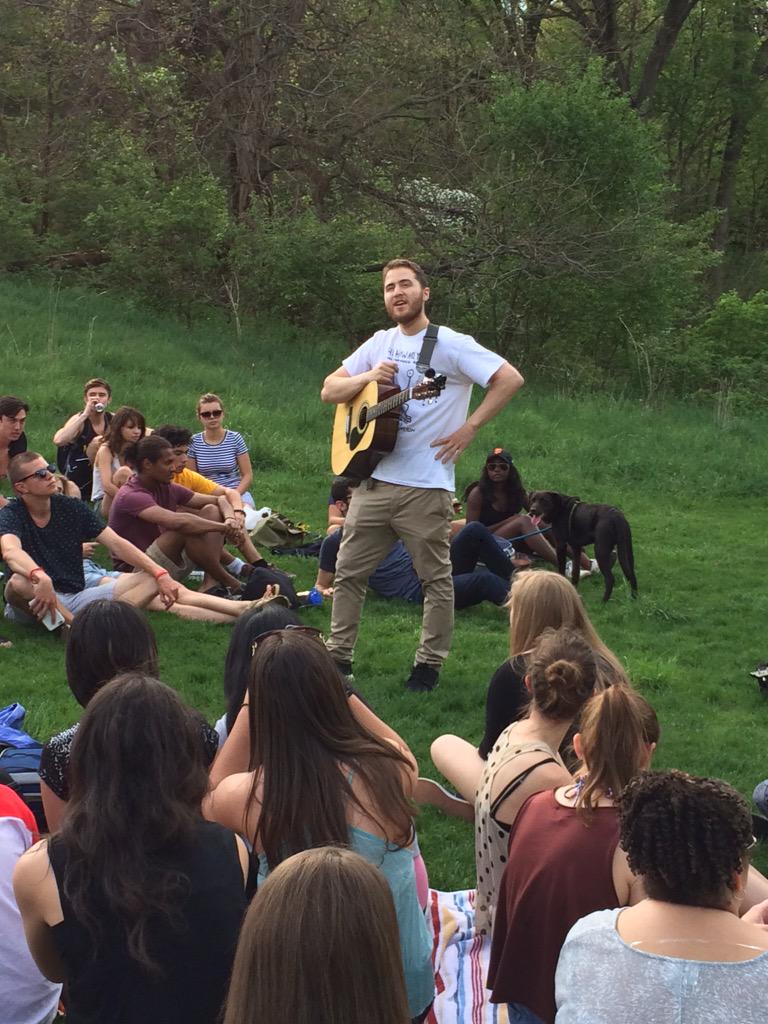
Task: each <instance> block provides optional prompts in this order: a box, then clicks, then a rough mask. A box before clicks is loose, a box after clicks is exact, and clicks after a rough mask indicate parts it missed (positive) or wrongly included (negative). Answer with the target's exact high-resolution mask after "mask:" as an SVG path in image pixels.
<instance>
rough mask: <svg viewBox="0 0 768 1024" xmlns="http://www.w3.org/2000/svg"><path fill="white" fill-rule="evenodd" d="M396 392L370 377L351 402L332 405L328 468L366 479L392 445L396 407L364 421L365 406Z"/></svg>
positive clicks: (395, 423) (397, 412) (396, 416)
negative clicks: (329, 461)
mask: <svg viewBox="0 0 768 1024" xmlns="http://www.w3.org/2000/svg"><path fill="white" fill-rule="evenodd" d="M397 393H398V389H397V388H391V387H385V386H384V385H383V384H377V383H376V382H375V381H371V383H370V384H366V385H365V387H364V388H363V389H362V391H358V393H357V394H356V395H355V397H354V398H353V399H352V401H351V402H345V403H343V404H341V405H337V406H336V416H335V418H334V421H333V436H332V438H331V469H332V470H333V472H334V474H335V475H336V476H352V477H356V478H357V479H358V480H367V479H368V477H369V476H370V475H371V473H372V472H373V471H374V469H375V468H376V466H377V464H378V463H379V462H380V461H381V459H382V457H383V456H384V455H387V454H388V453H389V452H391V451H392V449H393V448H394V447H395V441H396V440H397V429H398V426H399V423H400V408H399V407H397V408H395V409H393V410H392V411H391V412H386V413H384V414H383V415H380V416H377V418H376V419H374V420H371V421H370V422H368V421H367V420H366V413H367V412H368V409H370V408H371V407H372V406H374V405H376V404H377V402H382V401H384V400H385V399H387V398H391V397H392V396H393V395H396V394H397Z"/></svg>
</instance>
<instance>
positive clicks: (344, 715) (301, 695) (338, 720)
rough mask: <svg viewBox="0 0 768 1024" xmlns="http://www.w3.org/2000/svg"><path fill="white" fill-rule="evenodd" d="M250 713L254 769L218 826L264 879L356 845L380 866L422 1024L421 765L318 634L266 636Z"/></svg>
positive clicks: (218, 793)
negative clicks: (349, 682)
mask: <svg viewBox="0 0 768 1024" xmlns="http://www.w3.org/2000/svg"><path fill="white" fill-rule="evenodd" d="M318 641H319V642H318ZM247 712H248V719H249V735H250V761H249V764H250V766H251V769H250V771H247V772H243V773H240V774H236V775H229V776H228V777H227V778H225V779H224V780H223V781H222V782H220V783H219V785H218V786H217V787H216V789H215V790H213V792H212V793H210V794H209V795H208V797H206V800H205V802H204V804H203V809H204V813H205V815H206V817H208V818H210V819H212V820H214V821H218V822H220V823H221V824H222V825H226V826H227V827H229V828H232V829H236V830H238V831H239V832H241V834H243V835H244V836H245V837H246V838H247V839H248V840H249V841H250V842H251V843H252V845H253V849H254V852H255V853H256V854H257V855H258V859H259V874H260V878H261V879H265V878H266V877H267V876H268V875H269V872H270V871H271V870H273V869H274V868H275V867H277V865H278V864H280V863H281V862H282V861H283V860H285V859H286V857H289V856H291V854H294V853H298V852H300V851H301V850H305V849H308V848H310V847H314V846H327V845H343V846H350V847H351V848H352V849H353V850H355V851H356V852H357V853H359V854H360V855H361V856H362V857H364V858H365V859H366V860H368V861H370V862H371V863H372V864H375V865H376V866H377V867H378V868H379V869H380V870H381V871H382V873H383V874H384V876H385V877H386V879H387V881H388V882H389V886H390V889H391V891H392V896H393V899H394V902H395V909H396V911H397V918H398V923H399V928H400V948H401V953H402V958H403V969H404V973H405V979H406V985H407V989H408V1003H409V1012H410V1014H411V1017H413V1018H421V1017H422V1015H423V1014H424V1013H426V1011H427V1009H428V1007H429V1005H430V1004H431V1002H432V999H433V996H434V976H433V972H432V963H431V948H432V943H431V940H430V938H429V933H428V931H427V926H426V922H425V920H424V914H423V912H422V910H421V908H420V906H419V901H418V898H417V893H416V881H415V876H414V870H413V852H412V849H411V844H412V842H413V838H414V829H413V817H412V815H413V804H412V802H411V794H412V792H413V786H414V783H415V781H416V776H417V768H416V763H415V761H414V760H413V758H412V756H411V755H410V753H409V752H408V751H407V748H405V747H403V746H400V745H398V744H397V743H396V742H394V741H393V740H387V739H382V738H381V737H380V736H378V735H376V734H375V733H374V732H372V731H370V730H369V729H367V728H365V727H364V726H363V725H361V724H360V722H358V720H357V718H356V717H355V715H354V714H353V713H352V710H351V708H350V703H349V701H348V699H347V696H346V694H345V692H344V687H343V684H342V680H341V677H340V675H339V672H338V669H337V668H336V665H335V663H334V661H333V659H332V658H331V656H330V654H329V653H328V651H327V650H326V648H325V645H324V644H323V643H322V639H321V638H320V636H319V634H314V635H309V633H308V631H307V630H306V629H282V630H279V631H278V632H276V633H273V634H272V635H269V636H264V635H263V636H262V637H261V639H260V641H259V642H258V646H257V648H256V652H255V655H254V658H253V664H252V667H251V677H250V682H249V687H248V707H247ZM286 927H288V923H287V922H286Z"/></svg>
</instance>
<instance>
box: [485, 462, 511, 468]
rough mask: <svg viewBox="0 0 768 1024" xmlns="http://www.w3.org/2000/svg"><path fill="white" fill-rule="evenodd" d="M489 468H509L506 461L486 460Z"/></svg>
mask: <svg viewBox="0 0 768 1024" xmlns="http://www.w3.org/2000/svg"><path fill="white" fill-rule="evenodd" d="M486 466H487V467H488V469H509V466H508V465H507V463H506V462H486Z"/></svg>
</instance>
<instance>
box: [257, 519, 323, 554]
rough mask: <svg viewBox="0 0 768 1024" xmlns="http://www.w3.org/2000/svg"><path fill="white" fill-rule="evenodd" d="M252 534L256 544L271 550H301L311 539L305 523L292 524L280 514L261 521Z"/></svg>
mask: <svg viewBox="0 0 768 1024" xmlns="http://www.w3.org/2000/svg"><path fill="white" fill-rule="evenodd" d="M249 532H250V537H251V540H252V541H253V542H254V544H256V545H257V546H258V545H261V546H262V547H266V548H270V550H271V549H272V548H277V547H280V548H299V547H301V546H302V545H303V544H305V543H306V541H307V539H308V537H309V528H308V527H307V526H305V525H304V524H303V523H292V522H291V520H290V519H289V518H288V517H287V516H284V515H281V514H280V513H279V512H272V513H271V514H270V515H268V516H264V517H263V518H261V519H259V520H258V522H257V523H256V525H255V526H254V528H253V529H252V530H250V531H249Z"/></svg>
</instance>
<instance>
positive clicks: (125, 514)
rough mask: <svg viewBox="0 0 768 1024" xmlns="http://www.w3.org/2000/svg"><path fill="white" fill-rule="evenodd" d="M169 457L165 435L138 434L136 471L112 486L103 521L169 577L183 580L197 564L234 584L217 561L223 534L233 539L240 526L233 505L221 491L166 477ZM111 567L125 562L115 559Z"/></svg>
mask: <svg viewBox="0 0 768 1024" xmlns="http://www.w3.org/2000/svg"><path fill="white" fill-rule="evenodd" d="M127 454H128V455H129V457H130V456H131V454H132V453H131V452H130V450H129V452H128V453H127ZM174 461H175V460H174V454H173V448H172V447H171V445H170V444H169V443H168V441H166V440H165V438H163V437H156V436H155V435H154V434H150V435H149V437H144V438H142V439H141V441H139V442H138V443H137V444H136V446H135V452H134V453H133V464H134V465H135V467H136V475H135V476H133V477H132V478H131V479H130V480H129V481H128V482H127V483H126V484H124V485H123V486H122V487H121V488H120V490H119V491H118V492H117V496H116V497H115V500H114V501H113V502H112V507H111V509H110V510H109V525H110V526H111V527H112V529H113V530H114V531H115V533H117V534H119V535H120V536H121V537H125V538H126V540H130V542H131V543H132V544H134V545H135V546H136V547H137V548H139V549H140V550H141V551H146V553H147V554H148V555H149V557H150V558H152V559H153V560H154V561H156V562H157V564H158V565H161V566H162V567H163V568H164V569H167V570H168V572H169V573H170V575H171V576H172V577H173V579H175V580H179V581H180V580H183V579H184V578H185V577H186V576H188V575H189V573H190V572H191V571H192V570H193V569H194V568H195V566H199V567H200V568H201V569H203V570H204V572H205V573H206V575H207V576H208V577H210V578H212V579H214V580H216V581H217V582H218V583H220V584H221V585H222V586H224V587H229V588H231V589H233V590H239V589H240V583H239V582H238V581H237V580H236V579H235V577H234V576H230V574H229V573H228V572H227V571H226V570H225V569H224V568H223V566H222V565H221V561H220V558H221V549H222V545H223V543H224V539H225V538H226V539H227V540H231V541H237V539H238V537H239V535H240V533H241V531H242V526H241V525H240V524H238V522H237V520H236V518H235V514H234V509H233V508H232V506H231V504H230V503H229V501H228V500H227V498H226V497H225V496H219V497H214V496H213V495H206V494H198V493H196V492H194V491H190V490H189V488H187V487H181V486H180V485H179V484H174V483H172V482H171V481H172V478H173V469H174ZM186 509H189V510H190V511H185V510H186ZM222 520H223V521H222ZM115 568H117V569H124V568H126V567H124V566H123V565H121V564H120V563H119V561H117V560H115Z"/></svg>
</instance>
